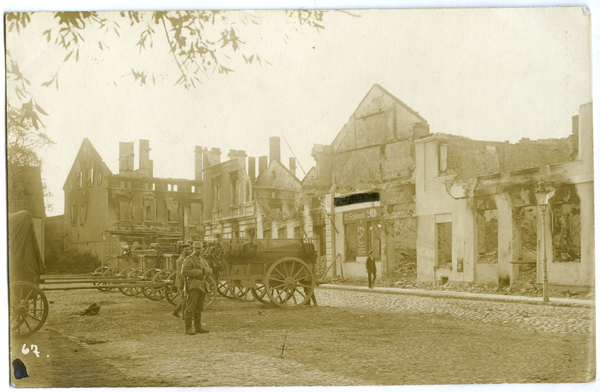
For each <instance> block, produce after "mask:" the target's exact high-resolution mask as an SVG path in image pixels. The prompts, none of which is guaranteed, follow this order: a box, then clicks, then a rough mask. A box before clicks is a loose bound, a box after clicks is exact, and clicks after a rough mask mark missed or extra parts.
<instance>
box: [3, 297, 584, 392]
mask: <svg viewBox="0 0 600 392" xmlns="http://www.w3.org/2000/svg"><path fill="white" fill-rule="evenodd" d="M47 294H48V299H49V300H50V301H51V302H52V303H51V304H50V315H49V318H48V322H47V324H46V326H45V327H44V328H43V330H42V331H41V332H39V333H37V334H36V335H34V336H32V337H30V338H13V339H12V341H11V350H12V358H13V359H14V358H20V359H22V360H23V362H24V363H25V365H26V366H27V371H28V374H29V376H30V377H28V378H25V379H21V380H14V379H13V382H14V384H15V385H16V386H17V387H104V386H121V387H141V386H145V387H152V386H156V387H161V386H162V387H164V386H181V387H183V386H299V385H300V386H312V385H323V386H324V385H403V384H457V383H505V382H506V383H522V382H585V381H589V380H591V379H592V378H593V377H594V375H595V351H594V347H593V346H592V342H591V341H590V339H591V338H593V336H594V332H593V329H592V333H591V334H590V333H583V332H570V333H564V332H553V331H551V330H549V331H541V332H539V331H538V332H536V331H535V330H531V329H526V328H522V326H521V325H519V324H511V323H508V324H502V323H495V322H482V321H481V320H476V319H461V318H460V317H455V316H453V315H450V314H444V313H443V312H437V313H427V312H424V311H418V312H415V311H407V310H406V309H403V308H402V307H398V308H393V307H389V306H387V305H386V306H379V305H377V303H380V304H389V303H391V302H393V301H392V299H391V297H390V296H389V295H383V294H375V293H374V294H372V295H370V296H369V295H361V296H360V297H359V300H357V295H356V294H357V293H353V292H346V291H336V290H324V289H320V290H319V291H318V292H317V297H318V298H320V303H319V306H317V307H312V306H305V307H302V308H299V309H294V310H283V309H280V308H277V307H273V306H267V305H262V304H260V303H258V302H246V303H244V302H239V301H232V300H227V299H224V298H221V297H219V298H218V299H217V301H216V302H215V303H214V304H213V306H212V307H211V308H210V309H209V310H207V311H206V312H205V314H204V319H203V322H204V324H205V325H206V327H207V328H208V329H210V330H211V333H209V334H204V335H195V336H187V335H184V333H183V323H182V321H181V320H178V319H177V318H175V317H173V316H172V315H171V311H172V309H173V308H172V307H171V306H170V305H169V304H168V303H167V302H165V301H161V302H155V301H150V300H147V299H145V298H134V297H126V296H124V295H122V294H120V293H118V292H100V291H95V290H88V291H68V292H56V291H54V292H48V293H47ZM392 297H393V296H392ZM360 298H362V299H360ZM394 300H395V301H400V302H402V299H401V298H398V296H396V298H395V299H394ZM410 301H436V300H435V299H431V298H411V299H410ZM437 301H441V300H437ZM444 301H452V300H444ZM462 302H469V301H462ZM471 302H473V301H471ZM477 302H481V301H477ZM92 303H97V304H99V305H100V306H101V307H102V309H101V310H100V313H99V315H97V316H81V315H79V312H80V311H82V310H83V309H85V308H87V307H88V306H89V305H91V304H92ZM459 303H460V301H457V302H453V306H459V305H460V304H459ZM431 304H432V305H431V306H440V304H441V302H431ZM427 306H430V305H427ZM465 306H472V305H469V304H466V305H465ZM412 307H413V304H412V303H411V308H412ZM496 311H497V312H502V311H504V310H503V309H498V310H496ZM557 311H564V310H560V309H557ZM589 311H590V312H592V310H589ZM532 317H537V316H532ZM539 317H547V314H546V313H544V315H540V316H539ZM573 317H575V316H573ZM586 322H587V323H590V324H591V323H593V317H592V318H591V321H590V320H587V321H586ZM588 330H589V329H588ZM288 333H289V335H288ZM286 336H288V340H287V345H286V351H285V355H284V357H283V358H282V346H283V344H284V341H285V339H286ZM31 344H35V345H37V347H38V351H39V358H38V357H37V356H36V355H35V354H33V353H32V352H29V353H28V354H23V352H22V348H23V345H26V347H28V348H30V347H31Z"/></svg>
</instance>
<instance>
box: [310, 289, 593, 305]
mask: <svg viewBox="0 0 600 392" xmlns="http://www.w3.org/2000/svg"><path fill="white" fill-rule="evenodd" d="M319 288H324V289H333V290H346V291H359V292H365V293H379V294H397V295H414V296H419V297H431V298H445V299H465V300H471V301H494V302H511V303H521V304H528V305H545V306H558V307H571V308H595V307H596V303H595V301H593V300H586V299H571V298H550V302H547V303H546V302H543V299H542V298H541V297H522V296H509V295H502V294H480V293H465V292H460V291H433V290H418V289H397V288H392V287H376V288H373V289H369V288H367V287H360V286H345V285H336V284H322V285H319Z"/></svg>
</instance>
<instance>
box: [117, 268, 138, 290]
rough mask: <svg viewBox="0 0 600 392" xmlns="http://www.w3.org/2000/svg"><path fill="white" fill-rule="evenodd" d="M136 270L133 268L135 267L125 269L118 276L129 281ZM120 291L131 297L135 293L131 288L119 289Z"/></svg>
mask: <svg viewBox="0 0 600 392" xmlns="http://www.w3.org/2000/svg"><path fill="white" fill-rule="evenodd" d="M134 269H135V268H133V267H129V268H125V269H123V270H121V272H119V273H118V274H117V276H118V277H119V278H122V279H127V278H128V277H129V274H130V273H131V271H133V270H134ZM126 284H127V283H126ZM119 291H120V292H121V293H123V294H125V295H129V296H132V295H133V293H132V292H131V291H130V290H129V287H119Z"/></svg>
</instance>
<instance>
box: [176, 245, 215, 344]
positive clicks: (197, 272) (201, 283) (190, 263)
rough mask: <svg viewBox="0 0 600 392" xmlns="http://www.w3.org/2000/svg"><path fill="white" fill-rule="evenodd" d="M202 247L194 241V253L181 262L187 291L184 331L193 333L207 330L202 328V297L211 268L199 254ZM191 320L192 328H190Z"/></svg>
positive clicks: (206, 288)
mask: <svg viewBox="0 0 600 392" xmlns="http://www.w3.org/2000/svg"><path fill="white" fill-rule="evenodd" d="M201 249H202V243H201V242H194V253H192V254H191V255H190V256H189V257H188V258H186V259H185V260H184V262H183V266H182V268H181V274H182V275H183V276H184V278H185V279H186V282H185V291H186V292H187V301H186V305H185V314H184V320H185V333H187V334H189V335H194V332H195V333H206V332H209V331H208V330H206V329H203V328H202V324H201V320H202V317H201V316H202V311H203V310H204V297H205V295H206V292H207V290H208V283H207V281H206V279H209V277H210V274H211V273H212V269H211V268H210V266H209V265H208V263H207V262H206V260H204V259H203V258H202V257H201V256H200V252H201ZM192 320H193V322H194V330H192Z"/></svg>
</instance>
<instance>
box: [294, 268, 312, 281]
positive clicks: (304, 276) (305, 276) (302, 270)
mask: <svg viewBox="0 0 600 392" xmlns="http://www.w3.org/2000/svg"><path fill="white" fill-rule="evenodd" d="M300 272H304V273H306V271H304V268H301V269H300V270H299V271H298V272H297V273H296V275H294V279H296V277H297V276H298V274H299V273H300ZM305 278H310V275H306V274H305V275H303V276H302V277H301V278H298V280H302V279H305Z"/></svg>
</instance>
